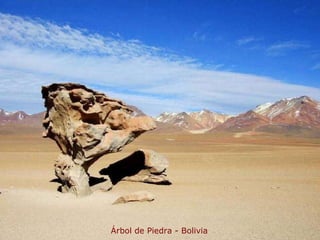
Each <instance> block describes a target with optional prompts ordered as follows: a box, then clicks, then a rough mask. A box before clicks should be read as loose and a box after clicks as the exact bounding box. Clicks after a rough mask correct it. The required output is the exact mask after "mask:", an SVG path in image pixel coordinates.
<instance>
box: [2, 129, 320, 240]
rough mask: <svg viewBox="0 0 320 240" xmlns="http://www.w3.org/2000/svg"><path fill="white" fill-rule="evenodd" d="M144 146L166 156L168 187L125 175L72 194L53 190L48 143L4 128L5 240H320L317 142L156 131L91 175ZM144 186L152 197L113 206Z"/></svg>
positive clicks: (53, 152)
mask: <svg viewBox="0 0 320 240" xmlns="http://www.w3.org/2000/svg"><path fill="white" fill-rule="evenodd" d="M140 148H146V149H153V150H155V151H157V152H159V153H161V154H164V155H165V156H166V157H167V158H168V159H169V161H170V167H169V169H168V176H169V179H170V180H171V181H172V183H173V184H172V185H168V186H167V185H165V186H162V185H151V184H144V183H134V182H125V181H121V182H119V183H118V184H117V185H115V186H114V187H113V189H112V190H111V191H109V192H103V191H99V190H97V191H95V192H94V193H93V194H92V195H90V196H88V197H84V198H76V197H74V196H73V195H71V194H63V193H60V192H58V191H57V188H58V186H59V184H58V183H57V182H55V181H53V180H54V179H55V175H54V172H53V164H54V161H55V159H56V157H57V155H58V153H59V150H58V148H57V146H56V144H55V143H54V142H53V141H52V140H49V139H43V138H41V132H38V131H29V132H24V133H21V132H20V133H12V132H2V133H1V136H0V192H1V194H0V239H4V240H21V239H25V240H35V239H46V240H58V239H59V240H62V239H68V240H87V239H95V240H109V239H182V240H186V239H202V240H205V239H208V240H238V239H239V240H252V239H259V240H263V239H266V240H285V239H290V240H295V239H296V240H302V239H303V240H318V239H320V158H319V156H320V139H317V138H297V137H288V136H283V135H272V134H241V135H239V134H232V133H225V134H214V133H210V134H188V133H159V132H152V131H151V132H148V133H145V134H143V135H141V136H140V137H139V138H138V139H136V140H135V141H134V142H133V143H131V144H130V145H128V146H126V147H125V148H124V150H123V151H122V152H119V153H114V154H108V155H106V156H104V157H103V158H101V159H100V160H99V161H98V162H96V163H95V164H94V165H93V166H92V167H91V168H90V171H89V172H90V174H91V176H95V177H103V176H100V175H99V173H98V172H99V170H100V169H101V168H104V167H106V166H108V165H109V164H110V163H112V162H114V161H116V160H119V159H121V158H123V157H125V156H127V155H129V154H131V153H132V152H133V151H135V150H137V149H140ZM94 187H95V186H93V188H94ZM139 190H147V191H149V192H151V193H153V194H154V195H155V196H156V199H155V200H154V201H152V202H132V203H126V204H117V205H112V203H113V202H114V200H115V199H116V198H117V197H119V196H121V195H123V194H126V193H131V192H135V191H139ZM141 229H142V230H141Z"/></svg>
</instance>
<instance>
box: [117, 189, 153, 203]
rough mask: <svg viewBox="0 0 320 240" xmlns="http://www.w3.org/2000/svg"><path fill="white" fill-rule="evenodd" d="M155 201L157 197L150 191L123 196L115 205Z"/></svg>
mask: <svg viewBox="0 0 320 240" xmlns="http://www.w3.org/2000/svg"><path fill="white" fill-rule="evenodd" d="M154 199H155V196H154V195H153V194H152V193H150V192H148V191H138V192H134V193H130V194H127V195H123V196H121V197H119V198H118V199H117V200H116V201H114V202H113V204H119V203H128V202H151V201H153V200H154Z"/></svg>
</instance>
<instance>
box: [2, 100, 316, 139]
mask: <svg viewBox="0 0 320 240" xmlns="http://www.w3.org/2000/svg"><path fill="white" fill-rule="evenodd" d="M129 107H130V108H131V109H132V110H133V111H134V112H133V116H141V115H145V114H144V113H143V112H142V111H141V110H140V109H139V108H137V107H135V106H129ZM44 114H45V113H44V112H41V113H37V114H32V115H29V114H27V113H25V112H23V111H17V112H7V111H5V110H3V109H0V134H1V133H12V132H17V131H22V132H23V131H27V132H28V131H29V132H32V131H39V132H41V131H42V119H43V116H44ZM155 121H156V123H157V130H156V132H165V133H170V132H172V133H173V132H182V131H186V132H191V133H205V132H208V133H216V132H231V133H237V132H239V133H242V132H249V133H252V132H255V133H257V132H265V133H275V134H285V135H295V136H311V137H320V102H318V101H316V100H314V99H312V98H310V97H307V96H302V97H297V98H290V99H288V98H287V99H282V100H279V101H277V102H274V103H265V104H262V105H259V106H257V107H256V108H254V109H251V110H249V111H247V112H245V113H242V114H239V115H237V116H230V115H226V114H220V113H215V112H211V111H209V110H202V111H199V112H181V113H162V114H160V115H159V116H158V117H156V118H155ZM26 129H27V130H26Z"/></svg>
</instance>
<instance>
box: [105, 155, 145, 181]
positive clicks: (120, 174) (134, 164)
mask: <svg viewBox="0 0 320 240" xmlns="http://www.w3.org/2000/svg"><path fill="white" fill-rule="evenodd" d="M142 169H145V155H144V153H143V152H142V151H136V152H134V153H132V154H131V155H129V156H128V157H125V158H123V159H121V160H119V161H117V162H115V163H112V164H110V165H109V166H108V167H107V168H103V169H101V170H100V171H99V173H100V174H101V175H109V177H110V179H111V182H112V184H113V185H115V184H117V183H118V182H119V181H121V179H123V178H124V177H129V176H133V175H136V174H137V173H139V172H140V171H141V170H142Z"/></svg>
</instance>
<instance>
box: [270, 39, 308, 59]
mask: <svg viewBox="0 0 320 240" xmlns="http://www.w3.org/2000/svg"><path fill="white" fill-rule="evenodd" d="M306 48H310V45H308V44H307V43H303V42H298V41H285V42H280V43H277V44H273V45H271V46H270V47H268V48H267V54H268V55H271V56H282V55H285V54H286V53H287V52H288V51H294V50H299V49H306Z"/></svg>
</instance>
